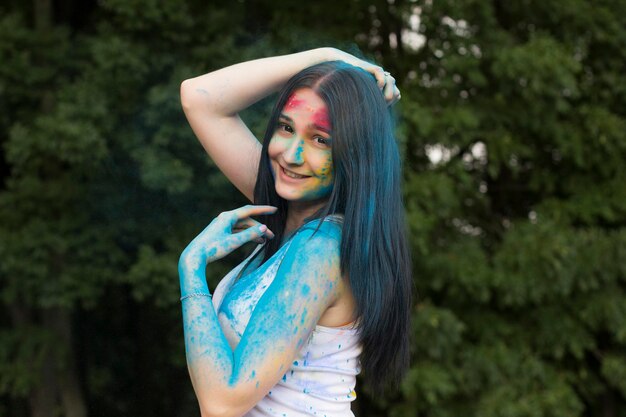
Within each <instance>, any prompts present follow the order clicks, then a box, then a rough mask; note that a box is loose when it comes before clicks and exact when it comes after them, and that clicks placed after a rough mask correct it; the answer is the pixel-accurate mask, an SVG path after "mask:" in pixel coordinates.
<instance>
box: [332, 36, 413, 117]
mask: <svg viewBox="0 0 626 417" xmlns="http://www.w3.org/2000/svg"><path fill="white" fill-rule="evenodd" d="M324 53H325V54H326V56H327V58H328V60H329V61H343V62H346V63H348V64H350V65H354V66H355V67H359V68H362V69H364V70H365V71H367V72H369V73H370V74H372V75H373V76H374V78H376V83H377V84H378V87H379V88H380V89H381V91H382V93H383V95H384V97H385V101H387V105H389V106H391V105H393V104H395V103H396V102H398V100H400V98H401V95H400V90H399V89H398V87H397V86H396V79H395V78H394V77H393V76H392V75H391V74H390V73H389V72H388V71H385V70H384V69H383V67H381V66H379V65H376V64H372V63H371V62H367V61H365V60H363V59H360V58H357V57H355V56H354V55H351V54H349V53H347V52H344V51H342V50H340V49H337V48H324Z"/></svg>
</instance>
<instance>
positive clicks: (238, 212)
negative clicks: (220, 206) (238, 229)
mask: <svg viewBox="0 0 626 417" xmlns="http://www.w3.org/2000/svg"><path fill="white" fill-rule="evenodd" d="M276 210H278V208H277V207H274V206H260V205H259V206H256V205H252V204H248V205H247V206H243V207H239V208H237V209H235V210H231V211H227V212H226V213H228V214H229V215H230V221H231V225H232V226H234V225H235V223H236V222H237V221H239V220H241V219H244V218H246V217H251V216H258V215H260V214H274V213H276Z"/></svg>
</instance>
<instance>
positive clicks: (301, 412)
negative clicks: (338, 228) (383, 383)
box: [213, 216, 361, 417]
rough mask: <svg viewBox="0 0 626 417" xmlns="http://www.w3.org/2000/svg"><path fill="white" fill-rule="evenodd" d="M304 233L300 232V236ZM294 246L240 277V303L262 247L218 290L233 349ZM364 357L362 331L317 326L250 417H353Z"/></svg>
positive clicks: (219, 308)
mask: <svg viewBox="0 0 626 417" xmlns="http://www.w3.org/2000/svg"><path fill="white" fill-rule="evenodd" d="M341 220H342V219H341V217H339V216H328V217H326V219H325V220H324V221H334V222H336V223H339V224H340V225H341ZM317 221H318V220H313V221H311V222H308V223H307V224H306V225H309V224H313V227H315V226H317V223H316V222H317ZM303 228H304V226H302V227H300V229H298V231H296V233H298V232H299V231H301V230H302V229H303ZM294 236H295V234H294ZM292 241H293V236H292V237H291V238H290V239H289V240H288V241H287V242H286V243H285V244H284V245H283V246H282V247H281V248H280V249H279V250H278V251H277V252H276V253H275V254H274V255H273V256H272V257H271V258H270V259H268V260H267V262H266V263H265V264H263V265H261V266H260V267H258V268H257V269H255V270H254V271H252V272H250V273H248V274H247V275H246V276H242V277H241V278H240V280H239V281H243V280H244V278H245V281H246V282H245V285H246V289H244V293H243V294H242V295H241V296H239V297H238V298H233V297H232V296H230V297H229V290H230V288H231V286H232V285H233V281H234V279H235V277H237V275H238V274H239V272H240V271H241V270H242V269H243V268H244V266H245V265H246V263H247V262H248V260H249V259H251V258H252V257H253V256H254V255H255V254H256V253H257V252H258V251H259V250H261V248H262V245H259V246H257V247H256V249H255V250H254V251H253V252H252V253H251V254H250V256H249V257H248V258H246V259H245V260H244V261H243V262H242V263H240V264H239V265H237V267H235V268H234V269H233V270H232V271H230V272H229V273H228V274H227V275H226V276H225V277H224V278H223V279H222V280H221V281H220V283H219V284H218V286H217V288H216V289H215V291H214V294H213V305H214V308H215V311H216V313H217V315H218V319H219V322H220V326H221V327H222V330H223V331H224V335H225V336H226V339H227V340H228V343H229V344H230V346H231V347H232V348H233V349H234V348H235V347H236V346H237V344H238V343H239V340H240V339H241V335H242V334H243V333H244V330H245V328H246V325H247V324H248V321H249V320H250V316H251V315H252V312H253V311H254V308H255V307H256V304H257V302H258V301H259V299H260V298H261V296H262V295H263V293H264V292H265V290H266V289H267V288H268V287H269V285H270V284H271V283H272V281H273V279H274V277H275V276H276V272H277V271H278V267H279V266H280V263H281V262H282V260H283V257H284V256H285V253H287V251H288V250H289V246H290V245H291V242H292ZM261 255H262V254H259V256H261ZM239 281H238V282H239ZM236 284H237V283H235V285H236ZM242 285H243V283H242ZM360 353H361V345H360V344H359V340H358V330H357V329H355V328H353V327H352V325H347V326H344V327H325V326H320V325H317V326H315V328H314V329H313V331H312V332H311V333H310V335H309V339H308V341H307V342H306V343H305V344H304V345H303V347H302V349H301V350H300V352H299V354H298V355H297V357H296V358H294V361H293V363H292V365H291V368H290V369H288V370H287V372H286V373H285V375H284V376H283V377H282V378H281V379H280V380H279V381H278V383H277V384H276V385H275V386H274V387H273V388H272V389H271V390H270V392H269V393H268V394H267V395H266V396H265V397H264V398H263V399H262V400H261V401H260V402H259V403H257V404H256V405H255V406H254V408H253V409H251V410H250V411H249V412H248V413H247V414H246V416H249V417H257V416H276V417H299V416H317V417H324V416H326V417H354V414H353V413H352V411H350V404H351V402H352V401H354V399H355V398H356V392H355V391H354V387H355V385H356V375H358V374H359V372H360V371H361V366H360V362H359V355H360Z"/></svg>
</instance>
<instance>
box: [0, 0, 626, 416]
mask: <svg viewBox="0 0 626 417" xmlns="http://www.w3.org/2000/svg"><path fill="white" fill-rule="evenodd" d="M624 16H626V2H624V1H622V0H597V1H585V0H561V1H541V0H508V1H505V0H480V1H478V0H457V1H452V0H426V1H409V0H317V1H315V2H304V1H298V2H295V1H280V0H271V1H270V0H256V1H253V0H239V1H232V0H229V1H226V0H222V1H211V2H205V1H197V0H169V1H157V0H99V1H79V0H58V1H53V0H33V1H30V2H22V1H17V0H4V1H3V2H2V4H1V5H0V144H1V147H0V175H1V177H2V181H1V182H0V303H1V304H0V305H1V306H2V310H1V313H2V314H1V315H0V416H10V417H16V416H33V417H39V416H53V417H55V416H67V417H86V416H103V417H108V416H137V417H142V416H180V417H184V416H197V415H199V411H198V407H197V403H196V400H195V396H194V393H193V389H192V386H191V383H190V379H189V377H188V374H187V369H186V363H185V350H184V344H183V334H182V317H181V311H180V303H179V300H178V298H179V287H178V274H177V261H178V256H179V255H180V253H181V251H182V249H183V248H184V247H185V246H186V245H187V243H188V242H189V241H190V240H191V239H192V238H193V237H195V235H196V234H197V233H199V231H201V230H202V229H203V228H204V227H205V226H206V225H207V224H208V223H209V222H210V221H211V219H212V218H213V217H214V216H216V215H217V214H218V213H219V212H221V211H224V210H230V209H232V208H235V207H238V206H240V205H243V204H245V203H246V200H245V198H244V197H243V196H242V195H240V194H239V192H238V191H237V190H236V189H235V188H234V187H233V186H231V185H230V183H228V181H227V180H226V179H225V177H224V176H222V175H221V173H220V172H219V170H218V169H217V168H216V167H215V165H214V164H213V163H212V162H211V161H210V160H209V158H208V157H207V155H206V154H205V152H204V150H203V149H202V147H201V146H200V144H199V142H197V140H196V139H195V137H194V135H193V133H192V131H191V129H190V127H189V126H188V124H187V122H186V120H185V118H184V115H183V112H182V109H181V106H180V102H179V87H180V83H181V81H183V80H184V79H186V78H190V77H194V76H197V75H200V74H203V73H206V72H209V71H212V70H215V69H218V68H221V67H224V66H227V65H230V64H234V63H237V62H240V61H244V60H249V59H254V58H260V57H265V56H270V55H277V54H284V53H291V52H296V51H301V50H305V49H308V48H313V47H319V46H334V47H338V48H341V49H344V50H346V51H348V52H352V53H357V54H361V56H363V57H365V58H367V59H369V60H372V61H375V62H377V63H378V64H380V65H382V66H383V67H384V68H385V69H387V70H389V71H391V72H392V74H393V75H394V76H395V77H396V79H397V82H398V86H399V88H400V90H401V91H402V100H401V102H400V103H399V104H398V105H396V106H395V112H396V115H397V138H398V141H399V144H400V147H401V151H402V154H403V161H404V178H405V184H404V195H405V204H406V208H407V213H408V222H409V227H410V237H411V245H412V250H413V262H414V279H415V285H416V289H417V294H416V303H415V310H414V320H413V335H412V337H413V343H412V347H413V350H412V355H413V356H412V358H413V359H412V364H411V367H410V369H409V370H408V373H407V377H406V378H405V380H404V381H402V383H401V389H400V390H399V391H398V392H396V393H393V394H390V395H388V396H387V397H385V398H381V397H378V396H375V395H372V394H371V392H370V391H369V390H368V387H367V386H366V385H363V383H362V381H361V382H360V383H359V386H358V387H357V392H358V394H359V396H358V398H357V400H356V401H355V403H354V404H353V409H354V412H355V414H356V415H357V416H359V417H379V416H381V417H382V416H419V417H457V416H463V417H474V416H475V417H583V416H584V417H623V416H626V297H625V295H624V292H625V289H626V172H625V171H626V166H625V163H624V161H625V157H626V135H625V132H626V77H625V76H624V72H625V69H626V65H625V64H626V20H625V19H624ZM250 76H254V74H250ZM273 99H274V98H273V97H269V98H268V99H266V100H264V101H262V102H260V103H258V104H257V105H255V106H253V107H252V108H250V109H249V110H247V111H246V112H245V113H244V114H243V118H244V120H245V121H246V122H247V123H249V125H250V126H251V128H252V130H253V131H254V132H255V133H256V134H257V135H258V136H261V134H262V132H263V130H264V128H265V123H266V120H267V118H268V115H269V110H270V108H271V105H272V103H273ZM248 249H249V248H248ZM246 254H247V250H246V249H244V250H241V251H238V252H236V253H235V254H233V255H231V256H229V257H228V258H226V259H225V260H223V261H220V262H217V263H213V264H210V265H209V267H208V268H207V275H208V279H209V282H210V287H213V286H214V285H215V284H216V283H217V282H218V281H219V279H220V278H221V277H222V276H223V275H224V274H225V273H226V272H227V271H228V270H230V268H231V267H233V266H234V265H235V264H236V263H238V262H239V261H240V260H241V259H242V258H243V257H244V256H245V255H246Z"/></svg>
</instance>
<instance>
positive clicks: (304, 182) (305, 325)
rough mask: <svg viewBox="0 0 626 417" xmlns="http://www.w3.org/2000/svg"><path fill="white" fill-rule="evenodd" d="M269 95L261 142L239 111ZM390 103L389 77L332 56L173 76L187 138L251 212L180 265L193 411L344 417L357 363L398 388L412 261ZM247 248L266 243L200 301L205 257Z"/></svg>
mask: <svg viewBox="0 0 626 417" xmlns="http://www.w3.org/2000/svg"><path fill="white" fill-rule="evenodd" d="M279 89H280V90H281V92H280V95H279V98H278V102H277V103H276V106H275V108H274V111H273V113H272V115H271V117H270V121H269V124H268V128H267V131H266V133H265V137H264V140H263V143H262V145H261V144H259V142H258V141H257V140H256V139H255V138H254V136H253V135H252V133H251V132H250V131H249V130H248V129H247V127H246V126H245V125H244V124H243V122H242V121H241V119H240V118H239V117H238V115H237V114H238V113H239V112H240V111H242V110H243V109H245V108H246V107H248V106H250V105H251V104H253V103H254V102H256V101H258V100H260V99H261V98H263V97H265V96H267V95H269V94H271V93H272V92H274V91H276V90H279ZM399 97H400V93H399V91H398V89H397V88H396V86H395V80H394V79H393V77H391V76H390V75H389V73H387V72H384V71H383V70H382V68H380V67H378V66H375V65H372V64H370V63H367V62H365V61H362V60H359V59H357V58H355V57H354V56H352V55H349V54H346V53H344V52H342V51H339V50H337V49H333V48H319V49H315V50H311V51H306V52H301V53H297V54H292V55H286V56H280V57H272V58H265V59H259V60H255V61H249V62H244V63H241V64H237V65H233V66H231V67H227V68H224V69H221V70H218V71H215V72H212V73H209V74H206V75H203V76H200V77H197V78H193V79H190V80H186V81H184V82H183V83H182V85H181V101H182V103H183V108H184V111H185V115H186V116H187V119H188V120H189V123H190V125H191V127H192V129H193V130H194V132H195V134H196V136H197V137H198V139H199V140H200V142H201V143H202V145H203V146H204V148H205V149H206V151H207V152H208V154H209V155H210V156H211V158H213V160H214V161H215V163H216V164H217V166H218V167H219V168H220V169H221V170H222V172H223V173H224V174H225V175H226V176H227V177H228V178H229V179H230V180H231V181H232V183H233V184H234V185H235V186H236V187H237V188H238V189H239V190H240V191H241V192H242V193H243V194H245V195H246V196H247V197H248V198H249V199H250V200H251V201H252V202H254V203H255V204H256V205H254V206H253V205H251V206H246V207H242V208H239V209H236V210H233V211H230V212H225V213H222V214H220V215H219V216H218V217H217V218H216V219H214V220H213V222H212V223H211V224H210V225H209V226H207V228H206V229H205V230H204V231H202V233H200V234H199V235H198V236H197V237H196V238H195V239H194V240H193V241H192V242H191V243H190V244H189V245H188V246H187V248H185V250H184V251H183V253H182V254H181V257H180V262H179V275H180V284H181V294H182V297H181V301H182V308H183V322H184V332H185V346H186V354H187V362H188V368H189V373H190V376H191V379H192V383H193V386H194V390H195V392H196V395H197V397H198V401H199V404H200V409H201V412H202V415H203V416H218V415H219V416H241V415H244V414H246V413H247V414H246V415H249V416H258V415H271V416H273V415H275V416H309V415H317V416H323V415H327V416H352V415H353V414H352V412H351V411H350V402H351V401H353V400H354V398H355V396H356V394H355V392H354V386H355V381H356V379H355V378H356V375H357V374H358V373H359V371H360V368H361V366H362V367H363V369H364V371H365V376H366V377H367V378H368V379H369V381H370V383H371V385H372V386H373V387H374V388H382V387H383V386H384V385H385V384H386V383H387V382H392V383H394V382H398V380H399V378H400V376H401V374H402V371H403V370H404V369H405V368H406V366H407V364H408V332H409V316H410V313H409V310H410V305H411V301H410V293H411V266H410V259H409V252H408V247H407V241H406V236H405V227H404V212H403V207H402V200H401V194H400V161H399V156H398V150H397V146H396V144H395V141H394V138H393V135H392V124H391V120H390V116H389V113H388V111H387V108H386V107H387V105H388V104H392V103H393V102H395V101H396V100H397V99H399ZM252 216H257V217H259V218H260V219H261V220H262V223H261V222H258V221H256V220H254V219H252ZM265 239H267V241H265ZM248 241H257V242H265V243H264V244H260V245H258V246H257V248H256V249H255V250H254V252H253V253H252V254H251V255H250V256H249V257H248V259H246V260H245V261H244V262H243V263H242V264H240V265H239V266H238V267H236V268H235V269H234V270H233V271H231V272H230V273H229V274H228V275H227V276H226V277H224V279H223V280H222V281H221V282H220V284H219V285H218V288H217V289H216V291H215V294H214V297H213V300H211V296H210V293H209V291H208V288H207V284H206V279H205V278H206V277H205V275H204V274H205V266H206V264H207V263H208V262H212V261H215V260H217V259H220V258H221V257H223V256H225V255H226V254H228V253H230V252H232V251H233V250H235V249H236V248H238V247H239V246H241V245H242V244H244V243H246V242H248Z"/></svg>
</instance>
